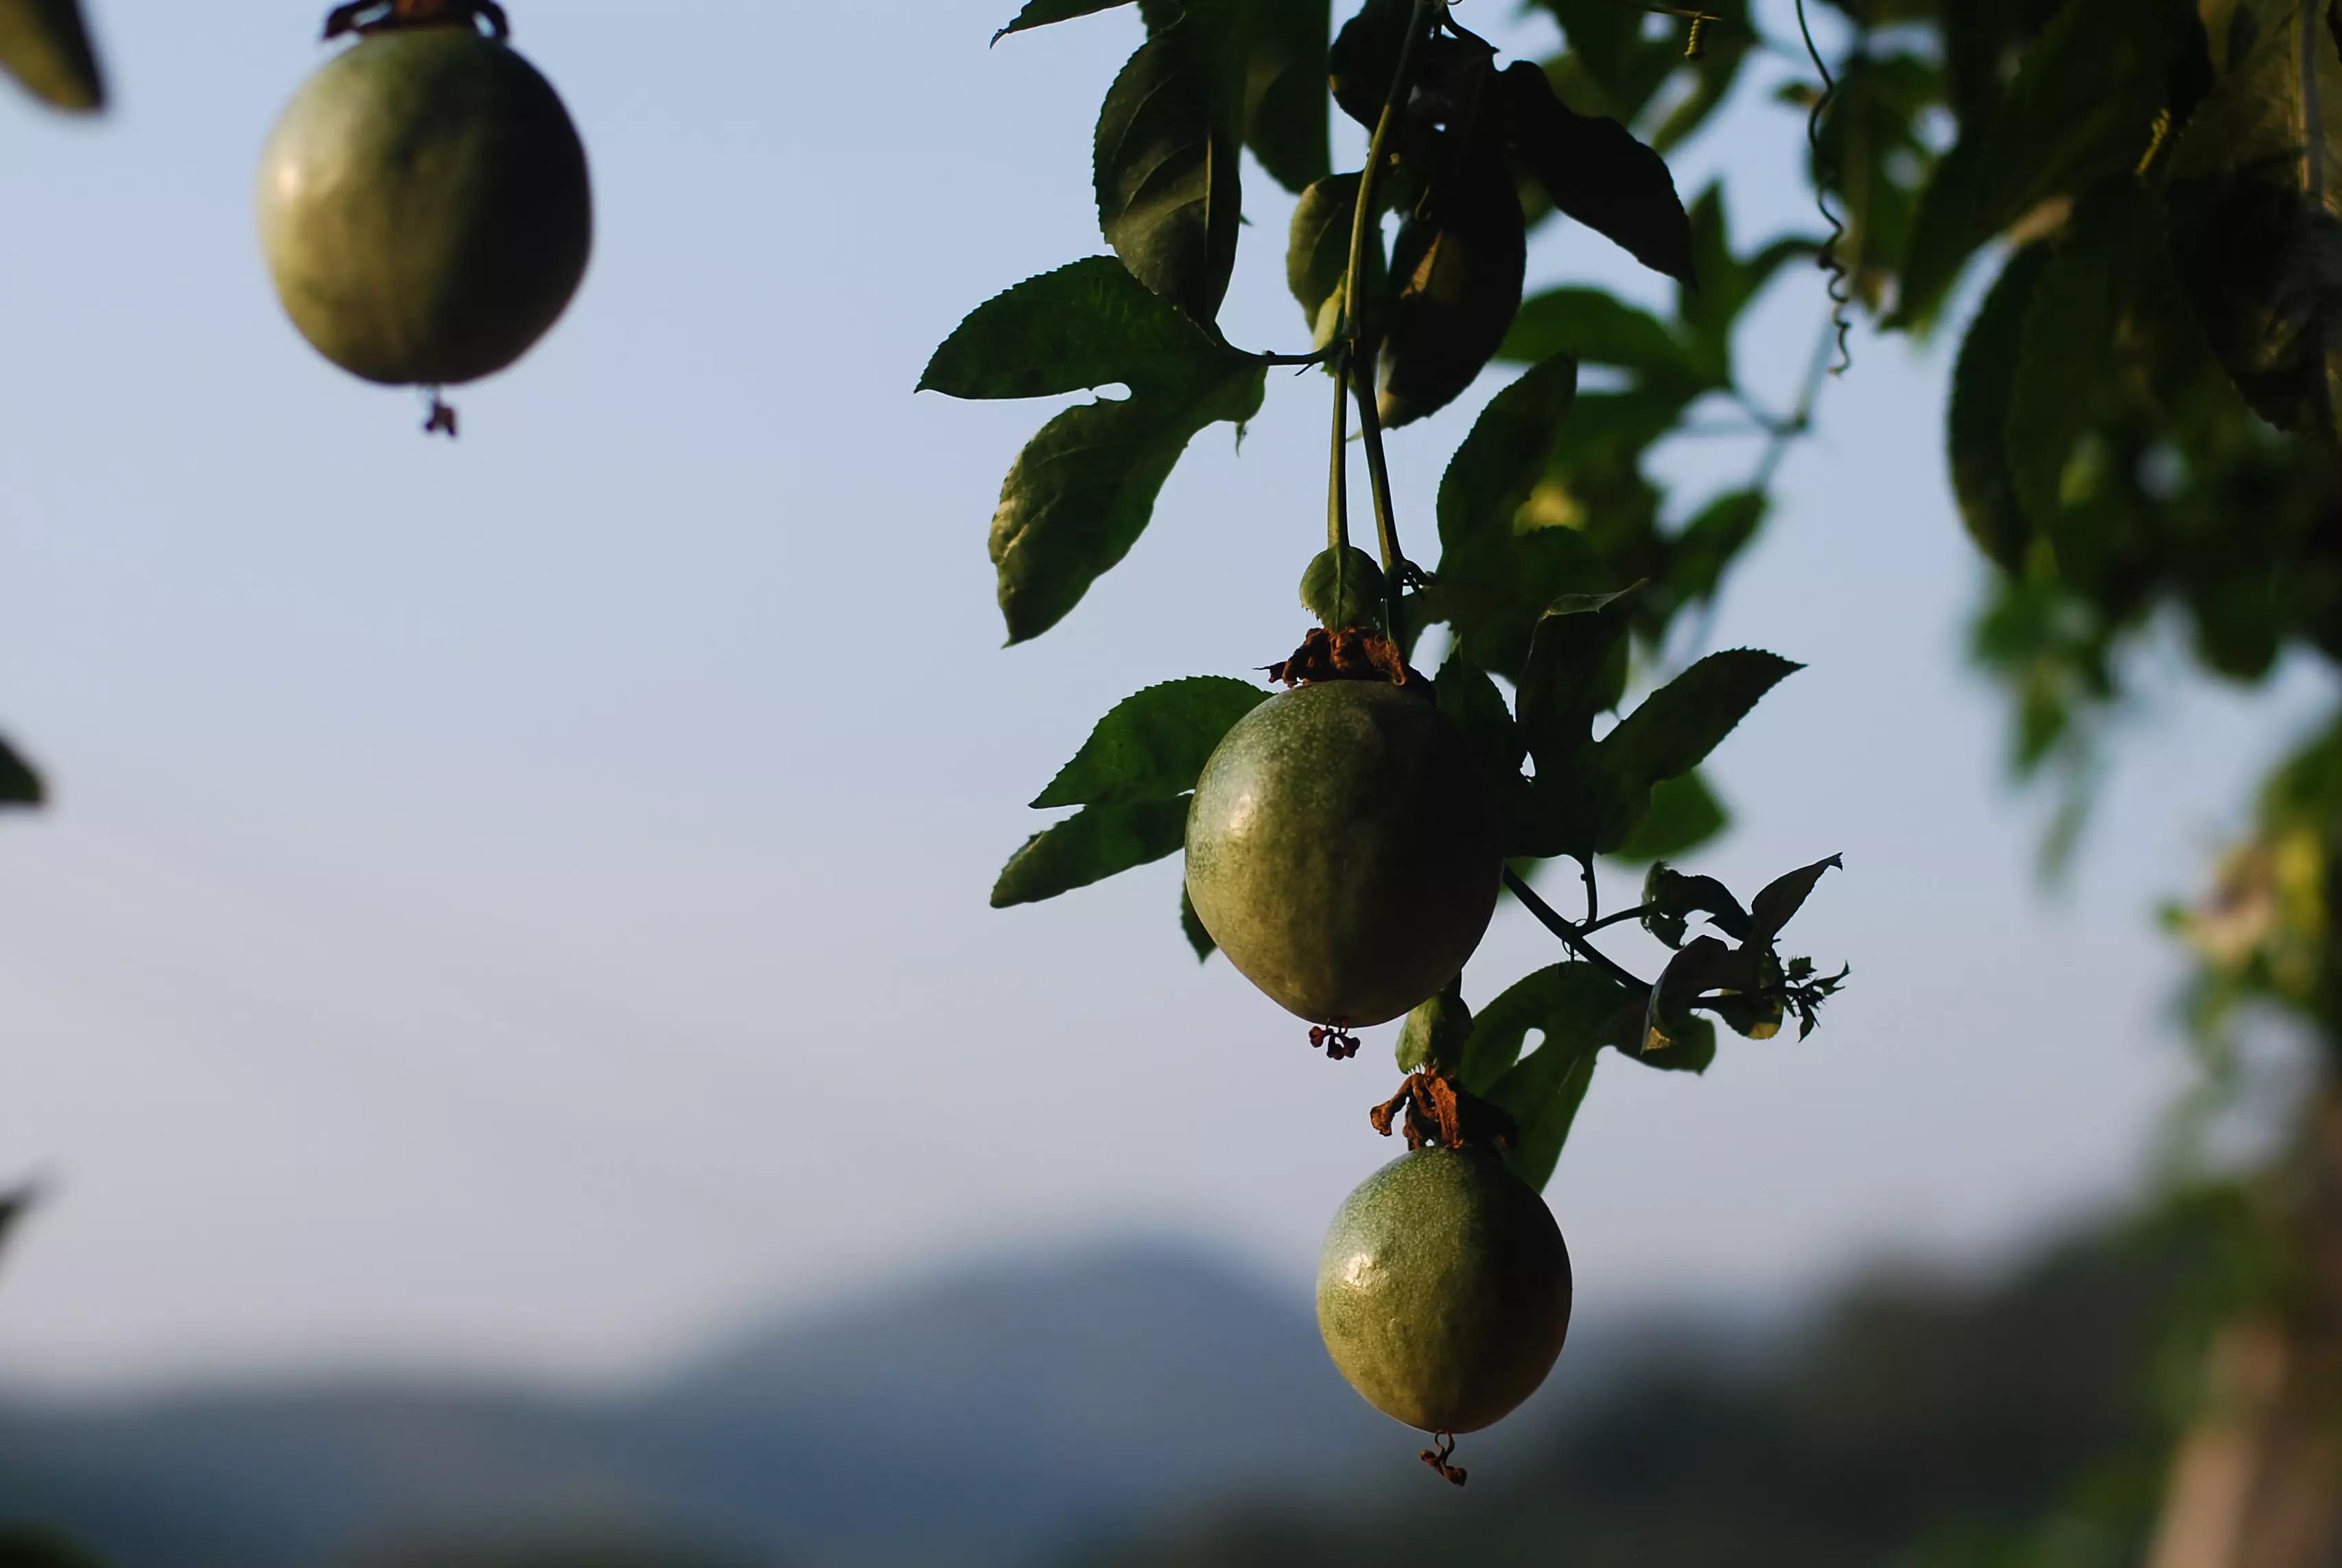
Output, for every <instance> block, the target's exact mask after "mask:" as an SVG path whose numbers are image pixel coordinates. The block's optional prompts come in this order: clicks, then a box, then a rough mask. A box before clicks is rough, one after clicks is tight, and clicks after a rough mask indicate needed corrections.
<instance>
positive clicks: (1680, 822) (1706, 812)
mask: <svg viewBox="0 0 2342 1568" xmlns="http://www.w3.org/2000/svg"><path fill="white" fill-rule="evenodd" d="M1731 825H1732V814H1731V813H1729V812H1727V811H1726V810H1725V807H1724V803H1723V802H1722V801H1720V800H1718V799H1716V795H1715V794H1714V792H1713V791H1711V790H1710V789H1709V788H1708V786H1707V781H1706V779H1704V778H1702V777H1701V776H1700V775H1699V774H1696V773H1688V774H1684V775H1683V776H1682V777H1681V778H1672V779H1663V780H1661V781H1660V782H1659V783H1658V784H1655V785H1653V786H1652V789H1651V805H1650V809H1649V810H1648V811H1647V812H1646V813H1645V814H1644V815H1643V820H1642V821H1641V822H1639V823H1637V824H1636V826H1635V829H1634V831H1633V832H1632V833H1630V834H1627V836H1626V842H1625V843H1624V844H1620V845H1619V846H1618V847H1617V848H1616V849H1614V850H1612V851H1611V852H1610V854H1611V855H1612V856H1613V857H1614V858H1616V859H1618V860H1623V861H1628V862H1632V863H1635V864H1643V863H1646V862H1651V861H1660V860H1666V859H1670V858H1672V857H1673V856H1676V855H1679V854H1690V853H1691V852H1692V851H1693V850H1695V849H1697V848H1699V847H1700V845H1702V844H1706V843H1708V842H1709V841H1711V840H1713V839H1714V838H1716V836H1717V835H1718V834H1721V833H1723V832H1724V830H1725V829H1726V828H1727V827H1730V826H1731Z"/></svg>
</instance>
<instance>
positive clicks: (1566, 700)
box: [1520, 586, 1641, 774]
mask: <svg viewBox="0 0 2342 1568" xmlns="http://www.w3.org/2000/svg"><path fill="white" fill-rule="evenodd" d="M1640 592H1641V590H1640V588H1639V586H1638V587H1635V588H1626V589H1623V590H1621V591H1619V592H1617V593H1615V594H1572V595H1570V596H1568V597H1566V598H1564V599H1561V600H1559V601H1557V602H1556V604H1554V605H1553V606H1552V607H1551V608H1549V609H1547V610H1546V613H1545V614H1542V615H1540V616H1538V617H1537V624H1536V632H1535V633H1534V634H1532V635H1531V637H1530V639H1529V656H1528V662H1527V664H1526V665H1525V666H1524V668H1523V669H1522V672H1521V681H1520V727H1521V738H1522V740H1523V741H1524V743H1525V744H1526V745H1527V747H1528V750H1529V754H1530V755H1531V756H1534V757H1535V758H1536V760H1537V772H1538V773H1539V774H1559V773H1561V772H1562V771H1563V770H1564V769H1566V767H1568V766H1569V765H1570V764H1571V763H1572V762H1573V761H1574V760H1575V759H1576V754H1578V753H1579V752H1581V751H1583V750H1584V749H1585V748H1586V745H1587V744H1589V743H1590V742H1591V741H1592V740H1593V738H1594V733H1593V726H1594V715H1595V714H1598V713H1601V712H1602V711H1603V710H1604V709H1606V708H1608V707H1610V706H1612V705H1613V704H1616V702H1617V700H1618V692H1619V686H1620V684H1621V683H1623V682H1624V680H1625V679H1626V634H1627V633H1628V631H1630V630H1631V629H1632V627H1633V624H1634V623H1633V620H1632V612H1633V609H1634V605H1635V602H1636V598H1637V597H1638V596H1639V594H1640Z"/></svg>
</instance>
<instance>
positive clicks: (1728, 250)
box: [1676, 185, 1821, 386]
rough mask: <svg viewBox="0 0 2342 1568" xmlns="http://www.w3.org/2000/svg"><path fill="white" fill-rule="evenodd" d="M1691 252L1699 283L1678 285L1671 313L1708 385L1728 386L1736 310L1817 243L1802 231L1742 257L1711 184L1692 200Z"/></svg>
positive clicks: (1814, 251)
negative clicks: (1686, 335) (1686, 332)
mask: <svg viewBox="0 0 2342 1568" xmlns="http://www.w3.org/2000/svg"><path fill="white" fill-rule="evenodd" d="M1690 228H1691V233H1690V242H1689V243H1690V254H1691V257H1692V266H1693V268H1694V269H1695V271H1696V275H1697V277H1698V286H1697V287H1696V288H1695V287H1689V286H1686V287H1685V288H1682V289H1679V290H1678V291H1677V294H1676V314H1677V315H1679V316H1680V317H1681V318H1682V320H1683V324H1684V325H1685V326H1686V328H1687V329H1688V330H1689V333H1690V338H1691V345H1692V348H1693V351H1694V352H1695V353H1696V355H1697V356H1698V363H1699V364H1700V365H1701V366H1702V367H1703V369H1704V370H1705V372H1706V378H1707V381H1708V383H1709V384H1711V385H1717V386H1730V385H1733V383H1734V380H1735V377H1734V375H1733V372H1732V335H1733V331H1734V329H1735V328H1736V327H1737V326H1738V325H1739V324H1740V316H1741V313H1742V312H1743V311H1745V310H1746V309H1747V308H1748V306H1749V305H1750V304H1751V303H1752V302H1753V301H1754V300H1755V299H1756V298H1757V295H1760V294H1762V293H1763V292H1764V291H1765V288H1766V285H1768V284H1770V283H1771V282H1772V281H1773V277H1774V275H1775V274H1777V273H1778V272H1779V271H1780V270H1781V268H1782V267H1784V266H1786V265H1788V264H1789V263H1790V262H1793V261H1804V260H1807V259H1809V258H1811V257H1813V256H1815V255H1818V254H1819V252H1820V248H1821V247H1820V246H1819V245H1816V244H1815V243H1814V242H1813V241H1812V240H1810V239H1807V238H1805V237H1804V236H1802V235H1791V236H1790V237H1788V238H1787V239H1778V240H1775V241H1773V242H1772V243H1770V244H1769V245H1766V246H1765V247H1764V248H1763V249H1761V250H1758V251H1757V252H1755V253H1754V254H1752V255H1747V256H1745V257H1744V256H1739V255H1735V254H1734V253H1733V249H1732V228H1731V222H1730V219H1729V216H1728V215H1727V214H1726V210H1725V205H1724V187H1723V186H1722V185H1709V186H1708V187H1707V188H1706V190H1704V191H1702V192H1701V193H1700V195H1699V199H1698V200H1697V201H1696V202H1694V203H1693V204H1692V208H1691V216H1690Z"/></svg>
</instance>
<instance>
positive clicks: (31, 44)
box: [0, 0, 105, 114]
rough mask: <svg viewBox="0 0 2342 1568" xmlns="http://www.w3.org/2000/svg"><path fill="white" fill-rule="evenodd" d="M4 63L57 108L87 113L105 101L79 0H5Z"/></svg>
mask: <svg viewBox="0 0 2342 1568" xmlns="http://www.w3.org/2000/svg"><path fill="white" fill-rule="evenodd" d="M0 67H5V69H6V70H7V72H8V74H9V75H12V76H14V77H15V78H16V80H17V81H19V82H21V83H23V84H24V85H25V88H26V89H27V90H28V91H30V92H31V93H32V95H34V96H35V97H36V98H39V99H40V100H41V101H42V102H43V103H45V104H47V105H50V106H51V107H53V108H58V109H66V110H70V111H72V112H74V113H75V114H88V113H91V112H92V111H95V110H96V109H100V108H103V107H105V77H104V75H101V74H100V72H99V71H98V68H97V52H96V51H95V49H93V48H91V47H90V42H89V28H88V26H87V25H85V24H84V22H83V21H82V15H81V5H80V0H0Z"/></svg>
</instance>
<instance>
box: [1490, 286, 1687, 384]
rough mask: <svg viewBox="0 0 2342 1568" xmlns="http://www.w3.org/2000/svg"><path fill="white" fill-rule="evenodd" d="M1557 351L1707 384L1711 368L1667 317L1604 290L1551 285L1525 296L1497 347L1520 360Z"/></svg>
mask: <svg viewBox="0 0 2342 1568" xmlns="http://www.w3.org/2000/svg"><path fill="white" fill-rule="evenodd" d="M1553 355H1568V356H1569V357H1571V358H1573V359H1575V360H1576V361H1577V362H1578V363H1579V364H1581V365H1616V366H1618V367H1619V368H1620V369H1622V370H1631V371H1633V372H1635V373H1636V375H1640V376H1645V377H1647V378H1649V379H1651V380H1655V381H1660V382H1667V383H1684V384H1687V385H1692V386H1705V385H1708V375H1707V372H1706V369H1705V368H1704V367H1703V366H1702V365H1700V363H1699V361H1698V359H1697V358H1696V356H1695V355H1693V353H1692V351H1691V350H1690V348H1689V347H1687V346H1686V345H1685V344H1684V343H1683V341H1682V340H1681V339H1679V338H1677V337H1676V335H1675V333H1674V332H1673V331H1672V330H1670V329H1669V328H1668V327H1667V325H1666V324H1665V323H1664V322H1662V321H1660V320H1659V319H1658V317H1656V316H1655V315H1651V314H1650V313H1649V312H1648V311H1643V310H1637V309H1636V308H1635V307H1634V306H1633V305H1627V304H1626V303H1625V302H1624V301H1622V300H1620V299H1619V298H1618V297H1617V296H1616V295H1611V294H1606V293H1605V292H1603V291H1602V290H1600V289H1594V288H1556V289H1547V290H1546V292H1545V293H1543V294H1541V295H1535V296H1534V297H1532V298H1530V299H1528V300H1526V301H1525V302H1524V303H1523V304H1522V305H1521V309H1520V314H1519V315H1517V316H1516V317H1515V318H1514V320H1513V329H1512V331H1511V332H1510V333H1508V334H1506V337H1505V344H1504V347H1503V348H1502V349H1501V350H1499V351H1498V357H1499V358H1502V359H1506V360H1511V361H1514V362H1516V363H1526V362H1530V361H1535V360H1541V359H1547V358H1550V357H1552V356H1553Z"/></svg>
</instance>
